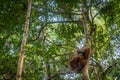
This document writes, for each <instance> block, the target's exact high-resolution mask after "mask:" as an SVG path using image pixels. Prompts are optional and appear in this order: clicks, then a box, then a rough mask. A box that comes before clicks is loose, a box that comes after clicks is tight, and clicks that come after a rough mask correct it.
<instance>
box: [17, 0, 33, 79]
mask: <svg viewBox="0 0 120 80" xmlns="http://www.w3.org/2000/svg"><path fill="white" fill-rule="evenodd" d="M31 4H32V0H28V9H27V15H26V21H25V28H24V35H23V40H22V43H21V50H20V54H19V61H18V69H17V76H16V80H21V75H22V68H23V62H24V54H25V47H24V46H25V45H26V42H27V36H28V29H29V21H30V12H31Z"/></svg>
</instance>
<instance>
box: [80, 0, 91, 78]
mask: <svg viewBox="0 0 120 80" xmlns="http://www.w3.org/2000/svg"><path fill="white" fill-rule="evenodd" d="M81 4H82V18H83V19H82V21H83V27H84V34H85V41H86V42H85V46H88V45H89V34H88V23H87V18H88V9H87V8H86V6H87V4H86V3H85V0H81ZM88 69H89V60H88V63H87V65H86V66H85V68H84V70H83V76H84V80H90V78H89V73H88Z"/></svg>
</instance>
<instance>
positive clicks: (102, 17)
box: [0, 0, 120, 80]
mask: <svg viewBox="0 0 120 80" xmlns="http://www.w3.org/2000/svg"><path fill="white" fill-rule="evenodd" d="M119 3H120V1H119V0H109V1H108V0H104V1H101V0H91V1H85V7H87V8H88V10H89V11H88V12H89V14H86V15H88V16H89V18H88V33H90V35H89V39H90V46H91V48H92V57H91V58H92V60H91V59H90V70H89V73H90V78H91V80H119V79H120V72H119V71H120V68H119V66H120V61H119V60H120V58H119V52H120V51H119V50H120V49H119V45H120V42H119V41H120V7H119ZM26 6H27V0H18V1H17V0H1V2H0V26H1V27H0V79H3V78H6V79H8V78H9V79H12V80H14V79H15V77H16V71H17V63H18V55H19V52H20V47H21V42H22V37H23V29H24V25H25V16H26ZM81 11H82V10H81V2H80V1H79V0H74V1H72V0H33V2H32V12H31V17H30V29H29V35H28V42H27V44H26V45H25V46H24V47H25V49H26V51H25V61H24V66H23V75H22V79H23V80H44V79H46V76H47V71H46V69H47V68H46V63H48V65H49V66H50V67H49V68H50V70H49V71H50V75H51V76H54V75H56V74H57V76H55V77H53V78H52V80H70V79H74V80H77V79H81V78H83V76H79V74H78V75H76V74H67V73H66V72H68V71H69V68H68V60H69V59H71V57H72V55H74V54H75V53H76V52H75V50H76V47H82V46H83V45H84V42H85V36H84V26H83V23H82V20H81V19H82V18H81V17H82V16H81V13H82V12H81ZM77 20H78V21H77ZM45 33H46V39H45V43H44V44H43V40H44V37H45ZM114 63H117V64H116V65H113V64H114ZM111 65H112V67H111V68H110V69H108V68H109V67H110V66H111ZM107 69H108V71H107V72H106V74H105V75H103V73H104V72H105V71H106V70H107ZM62 73H63V74H62ZM66 76H67V77H66ZM79 77H80V78H79Z"/></svg>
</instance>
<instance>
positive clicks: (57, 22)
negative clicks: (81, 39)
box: [47, 21, 82, 24]
mask: <svg viewBox="0 0 120 80" xmlns="http://www.w3.org/2000/svg"><path fill="white" fill-rule="evenodd" d="M47 23H48V24H53V23H82V21H54V22H47Z"/></svg>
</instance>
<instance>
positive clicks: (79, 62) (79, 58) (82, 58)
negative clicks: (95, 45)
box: [69, 47, 91, 72]
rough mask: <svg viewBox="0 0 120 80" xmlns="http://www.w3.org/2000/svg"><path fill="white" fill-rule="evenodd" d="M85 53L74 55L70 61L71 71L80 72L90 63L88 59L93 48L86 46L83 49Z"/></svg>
mask: <svg viewBox="0 0 120 80" xmlns="http://www.w3.org/2000/svg"><path fill="white" fill-rule="evenodd" d="M81 51H82V52H83V53H81V54H78V52H77V54H76V55H74V56H73V57H72V59H71V60H70V61H69V68H70V70H71V71H75V72H80V71H81V70H82V69H83V68H84V67H85V66H86V64H87V63H88V59H89V57H90V55H91V49H90V48H89V47H84V48H83V49H81Z"/></svg>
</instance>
